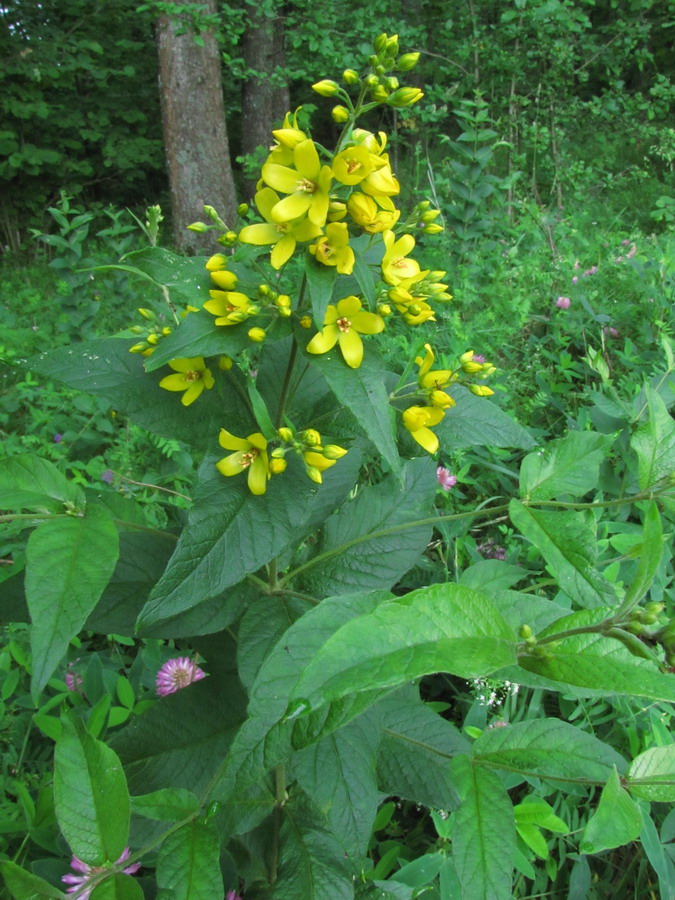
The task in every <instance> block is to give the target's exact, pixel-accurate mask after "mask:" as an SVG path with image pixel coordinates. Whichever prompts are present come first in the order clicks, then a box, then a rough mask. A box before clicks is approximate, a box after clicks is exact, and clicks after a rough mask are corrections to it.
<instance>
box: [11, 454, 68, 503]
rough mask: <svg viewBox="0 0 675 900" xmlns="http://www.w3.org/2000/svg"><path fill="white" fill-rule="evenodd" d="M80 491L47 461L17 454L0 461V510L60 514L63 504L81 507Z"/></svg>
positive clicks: (30, 455) (29, 455)
mask: <svg viewBox="0 0 675 900" xmlns="http://www.w3.org/2000/svg"><path fill="white" fill-rule="evenodd" d="M84 499H85V497H84V491H83V490H82V488H81V486H80V485H79V484H75V483H74V482H72V481H68V479H67V478H66V476H65V475H63V474H62V473H61V472H59V470H58V469H57V468H56V466H55V465H54V463H52V462H49V460H47V459H40V457H38V456H33V455H32V454H28V453H25V454H21V455H20V456H13V457H10V458H9V459H4V460H2V462H0V509H35V510H45V511H47V512H52V513H63V512H64V509H65V506H66V504H69V505H70V506H71V507H74V508H81V507H83V506H84Z"/></svg>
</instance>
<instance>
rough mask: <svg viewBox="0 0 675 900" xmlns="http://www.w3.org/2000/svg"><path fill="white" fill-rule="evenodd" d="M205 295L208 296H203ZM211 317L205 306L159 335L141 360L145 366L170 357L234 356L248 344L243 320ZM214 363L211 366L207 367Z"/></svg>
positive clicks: (156, 365)
mask: <svg viewBox="0 0 675 900" xmlns="http://www.w3.org/2000/svg"><path fill="white" fill-rule="evenodd" d="M207 299H208V297H207ZM215 321H216V320H215V318H214V316H212V315H211V313H209V312H207V311H206V310H204V309H203V310H200V311H199V312H191V313H188V315H187V316H186V317H185V318H184V319H183V321H182V322H181V323H180V325H178V326H177V327H176V329H175V331H174V332H173V333H172V334H170V335H169V336H168V337H165V338H163V339H162V340H161V341H160V342H159V344H158V345H157V347H156V349H155V350H154V351H153V353H152V354H151V355H150V356H149V357H148V359H147V361H146V363H145V369H146V371H148V372H153V371H154V370H155V369H158V368H159V367H160V366H164V365H166V363H168V362H169V360H171V359H184V358H186V357H187V358H188V359H190V358H191V357H193V356H202V357H204V358H207V357H210V356H237V354H239V353H241V351H242V350H246V349H248V348H250V347H251V341H250V338H249V337H248V330H249V328H250V327H251V326H250V325H247V324H246V323H245V322H243V323H241V324H240V325H229V326H224V325H216V324H215ZM214 368H215V367H214V366H212V367H211V371H212V372H213V369H214Z"/></svg>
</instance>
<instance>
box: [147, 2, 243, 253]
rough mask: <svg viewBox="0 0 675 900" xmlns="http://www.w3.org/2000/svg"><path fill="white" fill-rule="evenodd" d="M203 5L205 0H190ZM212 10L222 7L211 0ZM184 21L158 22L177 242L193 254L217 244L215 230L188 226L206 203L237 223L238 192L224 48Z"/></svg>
mask: <svg viewBox="0 0 675 900" xmlns="http://www.w3.org/2000/svg"><path fill="white" fill-rule="evenodd" d="M188 2H193V3H195V4H201V5H203V0H188ZM208 7H209V9H208V11H209V13H215V12H216V4H215V0H208ZM177 25H178V23H177V22H176V21H175V20H173V21H172V20H171V19H170V18H169V17H168V16H162V17H161V18H160V19H159V22H158V26H157V45H158V50H159V86H160V99H161V108H162V126H163V129H164V143H165V149H166V159H167V167H168V173H169V186H170V190H171V209H172V219H173V235H174V242H175V244H176V246H177V247H178V248H180V249H181V250H184V251H189V252H193V253H199V252H207V253H208V252H210V251H211V250H212V249H213V245H214V238H213V232H207V234H205V235H200V234H195V233H194V232H192V231H187V230H186V228H187V226H188V225H189V224H190V223H191V222H195V221H205V219H204V211H203V207H204V205H205V204H209V205H211V206H214V207H215V208H216V209H217V210H218V212H219V213H220V215H221V216H222V218H223V219H224V220H225V222H226V223H228V224H232V225H234V221H235V215H236V208H237V196H236V188H235V184H234V178H233V176H232V165H231V162H230V151H229V144H228V139H227V128H226V124H225V106H224V102H223V89H222V83H221V68H220V51H219V49H218V45H217V43H216V39H215V36H214V35H213V33H212V32H210V31H207V32H203V33H202V37H203V41H204V45H203V46H199V45H198V44H197V43H195V39H194V34H193V33H192V30H191V29H190V28H188V29H187V30H186V31H185V33H184V34H176V30H177Z"/></svg>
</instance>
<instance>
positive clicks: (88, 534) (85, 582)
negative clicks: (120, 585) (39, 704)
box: [25, 504, 119, 697]
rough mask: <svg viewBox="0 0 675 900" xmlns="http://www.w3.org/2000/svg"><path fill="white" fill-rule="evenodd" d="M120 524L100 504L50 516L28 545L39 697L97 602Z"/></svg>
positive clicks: (29, 596)
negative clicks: (62, 515) (79, 511)
mask: <svg viewBox="0 0 675 900" xmlns="http://www.w3.org/2000/svg"><path fill="white" fill-rule="evenodd" d="M118 552H119V546H118V537H117V529H116V528H115V525H114V524H113V521H112V519H111V518H110V516H109V515H108V514H107V513H106V512H105V510H104V509H103V508H102V507H99V506H92V505H91V504H89V505H87V507H86V510H85V513H84V515H80V516H72V517H68V518H59V519H51V520H50V521H47V522H45V523H43V524H42V525H41V526H40V527H39V528H36V529H35V531H33V532H32V533H31V535H30V537H29V538H28V543H27V545H26V559H27V567H26V582H25V584H26V600H27V602H28V609H29V611H30V616H31V622H32V623H33V624H32V628H31V649H32V653H33V673H32V680H31V691H32V693H33V696H34V697H37V696H38V695H39V693H40V691H41V690H42V688H43V687H44V686H45V684H46V683H47V682H48V681H49V679H50V677H51V676H52V674H53V672H54V670H55V669H56V667H57V665H58V664H59V662H60V660H61V659H62V658H63V656H64V655H65V653H66V651H67V649H68V644H69V643H70V641H71V639H72V638H74V637H75V635H76V634H77V633H78V632H79V631H81V629H82V626H83V625H84V623H85V622H86V620H87V616H88V615H89V613H90V612H91V611H92V609H93V608H94V607H95V606H96V604H97V602H98V600H99V597H100V596H101V594H102V593H103V590H104V588H105V586H106V585H107V583H108V581H109V579H110V576H111V575H112V573H113V570H114V568H115V563H116V562H117V555H118Z"/></svg>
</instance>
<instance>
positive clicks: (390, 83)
mask: <svg viewBox="0 0 675 900" xmlns="http://www.w3.org/2000/svg"><path fill="white" fill-rule="evenodd" d="M384 80H385V84H386V87H388V88H389V90H390V91H395V90H396V88H397V87H398V78H395V77H394V76H393V75H390V76H389V77H388V78H385V79H384Z"/></svg>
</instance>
